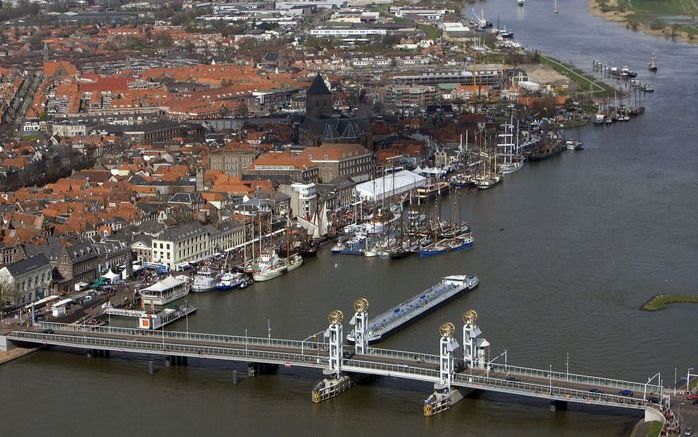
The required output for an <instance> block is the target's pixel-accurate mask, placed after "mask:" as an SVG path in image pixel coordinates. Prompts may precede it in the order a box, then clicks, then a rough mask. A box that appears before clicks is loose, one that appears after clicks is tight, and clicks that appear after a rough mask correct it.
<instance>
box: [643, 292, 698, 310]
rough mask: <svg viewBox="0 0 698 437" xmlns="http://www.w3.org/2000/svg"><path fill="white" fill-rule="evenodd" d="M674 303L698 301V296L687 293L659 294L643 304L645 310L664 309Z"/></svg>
mask: <svg viewBox="0 0 698 437" xmlns="http://www.w3.org/2000/svg"><path fill="white" fill-rule="evenodd" d="M672 303H698V296H692V295H685V294H658V295H656V296H654V297H652V298H651V299H650V300H648V301H647V302H645V304H644V305H642V309H643V310H645V311H659V310H663V309H664V308H666V307H667V305H670V304H672Z"/></svg>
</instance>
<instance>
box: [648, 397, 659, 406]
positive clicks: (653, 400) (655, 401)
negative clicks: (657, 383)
mask: <svg viewBox="0 0 698 437" xmlns="http://www.w3.org/2000/svg"><path fill="white" fill-rule="evenodd" d="M647 400H648V401H650V402H652V403H655V404H658V403H659V398H658V397H657V396H648V397H647Z"/></svg>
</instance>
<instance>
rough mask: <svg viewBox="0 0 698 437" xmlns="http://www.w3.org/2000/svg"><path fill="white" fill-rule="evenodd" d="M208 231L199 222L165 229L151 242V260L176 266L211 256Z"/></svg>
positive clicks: (171, 266)
mask: <svg viewBox="0 0 698 437" xmlns="http://www.w3.org/2000/svg"><path fill="white" fill-rule="evenodd" d="M209 243H210V242H209V237H208V231H207V230H206V228H205V227H203V226H201V225H200V224H199V223H198V222H190V223H185V224H182V225H177V226H173V227H171V228H168V229H165V232H163V233H162V234H161V235H159V236H158V237H154V238H153V240H152V242H151V248H152V254H151V261H152V262H154V263H158V264H165V265H167V266H168V267H170V268H174V267H175V266H176V265H177V264H181V263H185V262H197V261H200V260H202V259H204V258H207V257H209V256H211V254H212V249H211V245H210V244H209Z"/></svg>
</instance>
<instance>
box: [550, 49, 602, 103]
mask: <svg viewBox="0 0 698 437" xmlns="http://www.w3.org/2000/svg"><path fill="white" fill-rule="evenodd" d="M540 62H541V64H546V65H549V66H551V67H552V68H553V70H555V71H557V72H558V73H560V74H562V75H563V76H565V77H567V78H568V79H570V80H571V81H572V82H574V85H575V88H576V90H577V93H579V94H586V95H588V94H589V90H590V89H591V93H592V94H593V95H594V96H595V97H610V96H613V93H614V90H613V87H611V86H610V85H608V84H606V83H604V82H602V81H600V80H598V79H596V78H594V77H593V76H590V75H588V74H586V73H585V72H583V71H582V70H580V69H578V68H575V67H573V66H571V65H567V64H565V63H564V62H560V61H558V60H557V59H554V58H551V57H549V56H545V55H543V54H541V55H540ZM570 97H572V96H570Z"/></svg>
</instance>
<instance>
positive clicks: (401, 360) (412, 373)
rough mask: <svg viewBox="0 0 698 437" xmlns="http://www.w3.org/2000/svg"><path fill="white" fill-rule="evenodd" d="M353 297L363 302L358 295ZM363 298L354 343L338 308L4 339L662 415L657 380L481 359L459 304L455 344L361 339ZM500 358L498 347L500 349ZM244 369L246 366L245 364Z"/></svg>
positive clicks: (451, 335)
mask: <svg viewBox="0 0 698 437" xmlns="http://www.w3.org/2000/svg"><path fill="white" fill-rule="evenodd" d="M362 301H363V302H362ZM364 303H365V299H359V300H357V302H356V304H355V310H356V313H355V314H354V317H353V318H352V320H351V324H353V325H354V333H355V342H354V344H353V345H352V344H345V336H344V332H343V323H342V322H343V314H342V313H341V311H339V310H335V311H332V312H331V313H330V315H329V318H328V319H329V322H330V323H329V327H328V328H327V330H326V331H325V335H324V337H323V341H305V340H303V341H300V340H289V339H274V338H264V337H249V336H230V335H219V334H208V333H195V332H179V331H165V330H159V331H156V330H146V329H135V328H119V327H111V326H93V325H82V324H64V323H51V322H39V323H34V324H33V325H31V326H29V327H26V328H22V329H17V330H14V331H11V332H9V333H8V334H7V339H8V340H11V341H13V342H19V343H29V344H33V345H55V346H63V347H68V348H77V349H82V350H87V351H88V352H90V353H96V354H98V355H99V354H104V355H108V354H109V352H110V351H116V352H124V353H134V354H146V355H154V356H164V357H166V358H167V360H168V361H167V362H168V363H182V364H186V361H187V358H201V359H214V360H223V361H236V362H244V363H252V364H251V365H252V366H260V367H259V368H261V366H266V365H272V366H278V365H283V366H286V367H302V368H310V369H318V370H321V371H323V373H324V379H322V380H321V381H320V382H319V383H317V384H316V385H315V386H314V387H313V390H312V400H313V401H314V402H322V401H324V400H327V399H330V398H332V397H335V396H337V395H339V394H340V393H342V392H343V391H345V390H348V389H349V388H350V387H351V386H352V384H353V383H354V382H355V380H356V379H357V378H358V377H361V376H363V375H376V376H387V377H394V378H402V379H409V380H416V381H424V382H428V383H433V384H434V392H433V393H432V394H431V395H430V396H429V397H428V398H427V399H426V400H425V401H424V411H423V412H424V415H425V416H431V415H435V414H438V413H441V412H443V411H446V410H448V409H449V408H450V407H451V406H452V405H454V404H455V403H456V402H458V401H459V400H461V399H462V397H463V394H462V392H463V391H472V390H483V391H484V390H486V391H492V392H499V393H507V394H510V395H519V396H528V397H534V398H540V399H547V400H549V401H550V402H551V408H558V407H560V408H564V407H565V406H566V405H567V403H568V402H573V403H579V404H585V405H599V406H610V407H617V408H624V409H629V410H640V411H644V412H645V420H659V421H661V422H664V413H665V412H666V411H668V409H669V407H670V405H669V396H668V394H667V395H665V393H664V388H663V387H662V385H661V383H660V379H658V380H657V382H656V383H652V381H653V380H654V379H655V378H656V377H658V376H659V375H655V376H654V377H652V378H650V379H649V380H648V381H647V382H633V381H625V380H619V379H611V378H603V377H596V376H588V375H580V374H575V373H568V372H557V371H552V369H535V368H527V367H519V366H513V365H510V364H509V363H508V362H504V363H501V362H497V361H498V359H499V357H497V358H495V359H493V360H490V361H485V357H486V351H487V350H488V348H489V343H488V342H487V340H485V339H484V338H483V337H482V332H481V330H480V328H479V326H478V325H477V323H476V320H477V314H476V313H475V311H473V310H469V311H468V312H466V313H465V315H464V317H463V322H464V325H463V328H462V343H463V352H462V353H459V354H456V351H457V350H458V349H459V348H460V345H459V344H458V341H457V340H456V338H455V325H454V324H452V323H445V324H443V325H442V326H441V328H440V331H439V334H440V335H439V339H438V340H439V354H438V355H432V354H425V353H419V352H410V351H399V350H390V349H384V348H377V347H369V345H368V341H367V339H368V332H367V327H368V312H367V303H365V304H364ZM500 357H501V355H500ZM253 368H254V367H253Z"/></svg>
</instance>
